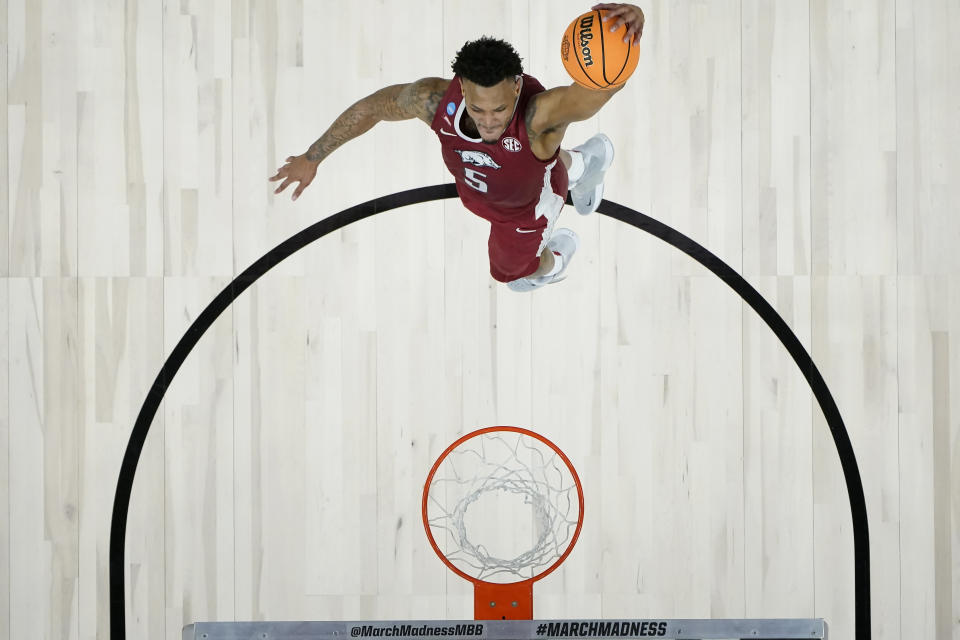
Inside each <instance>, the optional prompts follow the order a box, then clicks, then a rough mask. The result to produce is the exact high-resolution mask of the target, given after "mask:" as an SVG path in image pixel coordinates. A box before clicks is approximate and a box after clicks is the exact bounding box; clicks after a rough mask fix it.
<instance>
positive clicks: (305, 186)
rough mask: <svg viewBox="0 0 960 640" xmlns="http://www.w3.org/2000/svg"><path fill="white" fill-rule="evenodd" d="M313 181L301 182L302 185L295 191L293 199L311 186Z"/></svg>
mask: <svg viewBox="0 0 960 640" xmlns="http://www.w3.org/2000/svg"><path fill="white" fill-rule="evenodd" d="M311 182H313V180H306V181H303V182H301V183H300V186H298V187H297V188H296V190H295V191H294V192H293V199H294V200H296V199H297V198H299V197H300V194H301V193H303V190H304V189H306V188H307V187H309V186H310V183H311Z"/></svg>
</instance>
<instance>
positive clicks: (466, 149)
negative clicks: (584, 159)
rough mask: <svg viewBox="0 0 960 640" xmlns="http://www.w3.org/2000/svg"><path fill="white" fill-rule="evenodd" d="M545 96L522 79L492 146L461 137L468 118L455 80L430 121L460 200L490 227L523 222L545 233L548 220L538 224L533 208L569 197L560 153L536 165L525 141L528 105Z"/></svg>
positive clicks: (537, 85)
mask: <svg viewBox="0 0 960 640" xmlns="http://www.w3.org/2000/svg"><path fill="white" fill-rule="evenodd" d="M543 90H544V88H543V85H541V84H540V82H538V81H537V79H536V78H534V77H532V76H528V75H526V74H524V75H523V87H522V88H521V90H520V98H519V100H518V101H517V106H516V109H515V110H514V113H513V119H512V120H511V121H510V124H509V125H508V126H507V128H506V130H505V131H504V132H503V134H502V135H501V136H500V139H499V140H498V141H497V142H496V143H495V144H487V143H485V142H483V141H482V140H481V139H479V138H472V137H470V136H469V135H467V134H466V133H465V132H464V130H463V120H464V119H465V118H466V117H467V115H466V104H465V102H464V99H463V90H462V89H461V87H460V78H459V77H454V79H453V80H452V81H451V82H450V86H449V87H448V88H447V91H446V93H444V94H443V99H442V100H441V101H440V106H439V107H438V108H437V112H436V114H434V116H433V124H432V125H431V128H432V129H433V130H434V131H435V132H436V134H437V137H438V138H439V139H440V147H441V151H442V153H443V161H444V163H445V164H446V165H447V169H449V170H450V173H452V174H453V176H454V178H456V184H457V193H458V194H459V195H460V200H461V201H462V202H463V204H464V206H465V207H466V208H467V209H469V210H470V211H472V212H473V213H475V214H477V215H478V216H480V217H481V218H484V219H486V220H489V221H490V222H492V223H510V224H513V223H516V222H525V223H527V224H531V223H533V224H536V226H544V227H545V226H546V224H547V221H546V220H543V219H540V220H536V217H535V213H534V211H535V208H536V206H537V204H538V203H539V202H540V201H541V200H542V199H543V198H544V197H545V195H546V194H550V193H556V194H558V195H559V196H560V197H562V198H566V196H567V170H566V168H564V166H563V163H562V162H560V159H559V153H560V150H559V149H557V152H556V153H554V154H553V157H551V158H550V159H549V160H540V159H539V158H537V157H536V156H535V155H533V151H532V150H531V149H530V141H529V140H528V139H527V127H526V113H527V104H529V102H530V98H532V97H533V96H535V95H536V94H538V93H540V92H541V91H543Z"/></svg>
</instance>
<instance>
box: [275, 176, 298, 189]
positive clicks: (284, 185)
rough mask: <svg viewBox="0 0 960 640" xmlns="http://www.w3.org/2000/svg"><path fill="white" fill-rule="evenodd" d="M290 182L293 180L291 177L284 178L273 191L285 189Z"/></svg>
mask: <svg viewBox="0 0 960 640" xmlns="http://www.w3.org/2000/svg"><path fill="white" fill-rule="evenodd" d="M291 182H293V180H292V179H291V178H287V179H286V180H284V181H283V182H281V183H280V186H279V187H277V189H276V191H274V193H280V192H281V191H283V190H284V189H286V188H287V187H289V186H290V183H291Z"/></svg>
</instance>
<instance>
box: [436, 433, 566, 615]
mask: <svg viewBox="0 0 960 640" xmlns="http://www.w3.org/2000/svg"><path fill="white" fill-rule="evenodd" d="M422 512H423V528H424V530H425V531H426V533H427V539H428V540H429V541H430V546H432V547H433V550H434V551H435V552H436V553H437V555H438V556H440V559H441V560H443V562H444V563H445V564H446V565H447V567H449V568H450V569H451V570H452V571H453V572H454V573H456V574H457V575H459V576H460V577H462V578H464V579H465V580H469V581H470V582H472V583H473V586H474V618H475V619H476V620H500V619H507V620H530V619H532V618H533V583H534V582H536V581H537V580H540V579H541V578H543V577H545V576H547V575H549V574H550V573H551V572H552V571H553V570H554V569H556V568H557V567H559V566H560V563H562V562H563V561H564V560H566V558H567V556H568V555H570V552H571V551H572V550H573V545H574V544H576V542H577V538H578V537H579V536H580V529H581V527H582V526H583V488H582V487H581V486H580V478H579V477H578V476H577V472H576V470H575V469H574V468H573V465H572V464H571V463H570V460H569V459H568V458H567V456H566V455H564V453H563V451H561V450H560V448H559V447H557V446H556V445H555V444H553V443H552V442H550V441H549V440H547V439H546V438H544V437H543V436H541V435H539V434H537V433H534V432H533V431H529V430H527V429H521V428H519V427H488V428H486V429H480V430H478V431H474V432H473V433H468V434H467V435H465V436H463V437H462V438H460V439H459V440H457V441H456V442H454V443H453V444H451V445H450V446H449V447H447V448H446V450H445V451H444V452H443V453H442V454H440V457H439V458H437V461H436V462H435V463H434V464H433V468H431V469H430V473H429V474H428V475H427V481H426V483H425V484H424V487H423V505H422ZM478 530H484V531H483V534H484V536H485V538H486V540H485V541H481V540H479V539H478V538H479V536H478V533H477V531H478ZM523 538H526V540H525V541H524V540H522V539H523ZM518 539H519V540H520V543H519V544H520V546H519V547H514V548H510V547H511V544H512V545H516V544H517V540H518ZM527 542H529V547H526V546H525V545H526V543H527Z"/></svg>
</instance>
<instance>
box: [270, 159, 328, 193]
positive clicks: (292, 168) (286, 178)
mask: <svg viewBox="0 0 960 640" xmlns="http://www.w3.org/2000/svg"><path fill="white" fill-rule="evenodd" d="M318 164H319V163H318V162H313V161H312V160H308V159H307V155H306V154H304V155H302V156H290V157H288V158H287V163H286V164H285V165H283V166H282V167H280V168H279V169H277V175H275V176H271V177H270V182H276V181H278V180H283V182H281V183H280V186H279V187H277V189H276V190H275V191H274V193H280V192H281V191H283V190H284V189H286V188H287V187H289V186H290V183H292V182H298V183H299V185H298V186H297V188H296V189H294V191H293V198H292V200H296V199H297V198H299V197H300V194H301V193H303V190H304V189H306V188H307V187H309V186H310V183H311V182H313V178H314V176H316V175H317V165H318Z"/></svg>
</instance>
